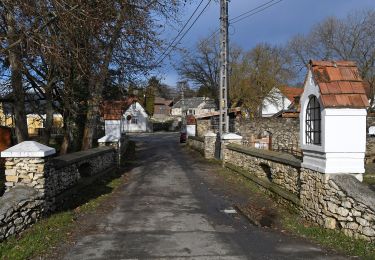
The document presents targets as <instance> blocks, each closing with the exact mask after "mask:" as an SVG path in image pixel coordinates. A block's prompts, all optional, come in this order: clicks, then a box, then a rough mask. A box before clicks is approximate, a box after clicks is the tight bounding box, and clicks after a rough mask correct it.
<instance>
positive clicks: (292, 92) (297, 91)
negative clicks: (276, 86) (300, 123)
mask: <svg viewBox="0 0 375 260" xmlns="http://www.w3.org/2000/svg"><path fill="white" fill-rule="evenodd" d="M280 91H281V93H283V94H284V95H285V96H286V97H287V98H288V99H289V101H290V102H292V103H293V102H294V100H295V97H300V96H301V95H302V93H303V88H295V87H288V86H283V87H281V88H280Z"/></svg>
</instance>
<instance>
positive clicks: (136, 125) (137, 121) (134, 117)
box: [122, 101, 150, 133]
mask: <svg viewBox="0 0 375 260" xmlns="http://www.w3.org/2000/svg"><path fill="white" fill-rule="evenodd" d="M122 121H123V124H122V132H123V133H142V132H149V131H150V122H149V116H148V114H147V112H146V110H145V109H144V108H143V106H142V105H141V104H140V103H139V102H138V101H135V102H133V103H132V104H131V105H130V106H128V107H127V108H126V110H125V111H124V113H123V114H122Z"/></svg>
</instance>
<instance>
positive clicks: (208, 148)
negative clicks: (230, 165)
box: [204, 132, 217, 159]
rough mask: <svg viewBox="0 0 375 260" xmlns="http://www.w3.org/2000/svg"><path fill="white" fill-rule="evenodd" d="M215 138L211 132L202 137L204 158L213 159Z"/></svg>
mask: <svg viewBox="0 0 375 260" xmlns="http://www.w3.org/2000/svg"><path fill="white" fill-rule="evenodd" d="M216 138H217V136H216V134H214V133H213V132H208V133H206V134H205V135H204V158H206V159H212V158H215V143H216Z"/></svg>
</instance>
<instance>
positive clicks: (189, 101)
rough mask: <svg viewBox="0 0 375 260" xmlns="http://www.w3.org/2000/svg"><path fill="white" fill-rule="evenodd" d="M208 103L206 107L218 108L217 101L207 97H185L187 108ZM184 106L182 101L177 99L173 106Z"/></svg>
mask: <svg viewBox="0 0 375 260" xmlns="http://www.w3.org/2000/svg"><path fill="white" fill-rule="evenodd" d="M204 102H205V103H206V104H205V105H204V108H206V109H210V108H216V105H215V101H214V100H212V99H209V98H206V97H193V98H185V99H184V106H185V108H188V109H189V108H190V109H191V108H197V107H198V106H199V105H201V104H202V103H204ZM181 107H182V101H181V100H179V101H177V102H176V103H175V104H174V105H173V108H181Z"/></svg>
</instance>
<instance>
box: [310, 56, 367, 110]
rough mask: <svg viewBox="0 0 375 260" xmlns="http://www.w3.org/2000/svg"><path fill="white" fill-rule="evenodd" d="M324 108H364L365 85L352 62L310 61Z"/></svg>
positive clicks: (365, 100) (365, 104) (365, 99)
mask: <svg viewBox="0 0 375 260" xmlns="http://www.w3.org/2000/svg"><path fill="white" fill-rule="evenodd" d="M310 68H311V71H312V73H313V77H314V79H315V80H316V82H317V84H318V86H319V89H320V93H321V100H322V103H323V105H324V107H352V108H366V107H368V106H369V103H368V100H367V96H366V93H367V92H368V91H367V92H366V88H365V87H366V85H365V82H364V81H363V80H362V79H361V77H360V76H359V73H358V68H357V66H356V63H355V62H352V61H310Z"/></svg>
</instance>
